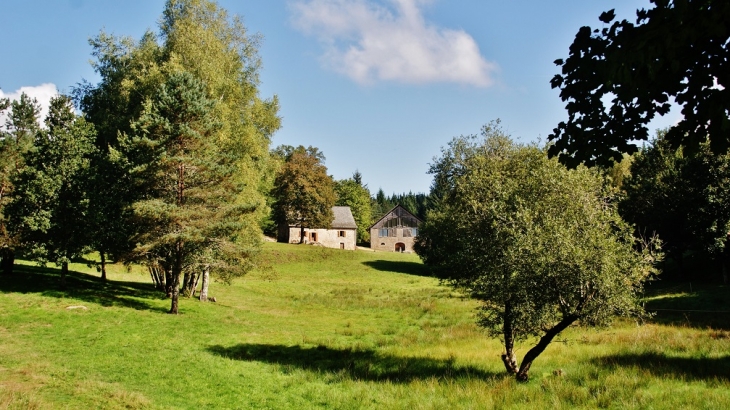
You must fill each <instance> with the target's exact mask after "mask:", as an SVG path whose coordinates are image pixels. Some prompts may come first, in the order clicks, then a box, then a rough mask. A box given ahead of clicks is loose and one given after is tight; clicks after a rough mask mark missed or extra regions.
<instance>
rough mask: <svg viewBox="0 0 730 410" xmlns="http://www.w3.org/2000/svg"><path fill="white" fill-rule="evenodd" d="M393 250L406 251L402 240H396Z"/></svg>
mask: <svg viewBox="0 0 730 410" xmlns="http://www.w3.org/2000/svg"><path fill="white" fill-rule="evenodd" d="M395 251H396V252H405V251H406V244H404V243H403V242H398V243H396V244H395Z"/></svg>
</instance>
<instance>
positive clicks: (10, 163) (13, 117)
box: [0, 93, 40, 274]
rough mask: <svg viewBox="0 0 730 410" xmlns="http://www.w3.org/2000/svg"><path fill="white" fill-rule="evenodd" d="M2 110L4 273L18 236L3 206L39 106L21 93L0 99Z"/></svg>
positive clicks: (0, 246) (0, 247) (0, 242)
mask: <svg viewBox="0 0 730 410" xmlns="http://www.w3.org/2000/svg"><path fill="white" fill-rule="evenodd" d="M2 111H7V117H6V120H5V124H3V125H4V126H3V127H2V128H0V137H1V138H0V258H2V262H0V265H1V267H2V271H3V273H5V274H10V273H12V271H13V263H14V262H15V247H16V246H17V245H18V237H17V235H15V233H14V232H13V231H11V230H9V229H8V226H7V218H8V213H7V210H6V206H7V204H8V202H9V201H10V200H11V199H12V197H13V195H14V185H13V179H14V178H15V177H17V175H18V173H19V172H20V171H21V170H22V169H23V166H24V164H25V160H24V157H23V156H24V154H25V153H26V152H27V151H28V150H29V149H30V147H31V146H32V145H33V139H34V138H35V135H36V133H37V132H38V130H39V129H40V128H39V125H38V120H39V116H40V105H39V104H38V102H37V101H36V100H35V99H33V98H30V97H29V96H28V95H27V94H25V93H22V94H21V95H20V99H19V100H15V101H12V102H11V101H10V100H8V99H4V100H2V101H0V112H2ZM0 126H2V125H0Z"/></svg>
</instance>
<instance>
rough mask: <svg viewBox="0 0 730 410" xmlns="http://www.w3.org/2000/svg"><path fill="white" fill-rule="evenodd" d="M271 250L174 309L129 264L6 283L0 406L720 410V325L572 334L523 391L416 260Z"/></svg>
mask: <svg viewBox="0 0 730 410" xmlns="http://www.w3.org/2000/svg"><path fill="white" fill-rule="evenodd" d="M265 257H266V258H267V260H268V261H269V262H270V264H271V266H273V268H272V269H267V270H265V271H262V272H253V273H251V274H250V275H249V276H247V277H245V278H243V279H241V280H238V281H236V282H235V283H234V284H233V285H231V286H225V285H221V284H216V283H214V284H213V285H212V286H211V295H212V296H215V297H216V298H217V299H218V302H217V303H200V302H198V301H196V300H194V299H184V300H182V301H181V305H180V311H181V312H182V314H181V315H178V316H170V315H167V314H166V313H165V312H166V311H167V310H168V309H169V300H167V299H165V298H164V296H163V295H161V294H160V293H158V292H156V291H154V290H153V289H152V285H151V281H150V279H149V276H148V275H147V274H146V273H145V272H144V270H142V269H139V268H137V269H136V270H135V271H132V272H127V271H126V270H124V269H123V268H121V267H112V268H111V269H110V272H109V277H110V281H109V282H108V283H102V282H101V281H100V280H99V279H98V278H97V276H98V274H97V273H96V271H95V270H93V269H90V268H88V267H86V266H85V265H84V264H78V265H74V266H72V267H71V269H72V270H74V271H76V272H74V273H72V274H71V275H70V277H69V279H68V285H69V286H68V289H67V290H66V291H60V290H58V286H57V283H58V276H57V274H58V271H57V270H56V269H50V268H38V267H35V266H33V265H28V264H25V265H22V266H16V270H17V272H16V274H15V275H13V276H12V277H5V276H1V275H0V409H5V408H13V409H14V408H22V409H25V408H53V409H56V408H70V409H76V408H110V409H116V408H119V409H135V408H202V407H210V408H272V409H279V408H291V409H308V408H344V409H349V408H374V409H384V408H388V409H390V408H396V409H397V408H408V409H445V408H467V409H471V408H475V409H481V408H599V407H602V408H622V409H623V408H657V409H659V408H674V409H677V408H713V409H715V408H717V409H719V408H730V327H727V326H726V324H727V323H728V321H723V320H721V319H722V317H721V316H720V315H717V314H715V315H710V317H709V318H703V317H699V316H697V317H693V316H686V315H679V316H677V314H674V315H662V314H659V315H658V316H657V318H656V320H654V321H652V322H651V323H645V324H643V325H640V326H639V325H637V324H635V323H631V322H628V321H626V322H620V323H618V324H617V325H616V326H614V327H613V328H611V329H605V330H600V331H599V330H585V329H580V328H570V329H569V330H568V331H566V332H565V333H564V334H563V335H561V336H560V337H559V338H560V340H561V342H558V343H553V344H552V345H551V346H550V347H549V348H548V349H547V350H546V352H545V353H543V355H541V356H540V357H539V358H538V359H537V360H536V362H535V363H534V365H533V367H532V371H531V375H532V378H531V380H530V382H528V383H525V384H519V383H516V382H515V381H514V380H513V379H512V378H510V377H506V376H505V375H504V369H503V367H502V365H501V361H500V359H499V354H500V353H501V348H500V344H499V342H498V341H494V340H490V339H488V338H487V337H486V336H485V334H484V333H483V332H482V331H481V330H480V329H478V328H477V327H476V326H475V325H474V308H475V307H476V303H475V302H473V301H471V300H469V299H466V298H463V297H462V296H461V295H459V294H458V293H455V292H454V291H452V290H451V289H450V288H448V287H444V286H441V285H439V283H438V281H437V280H435V279H433V278H430V277H428V276H427V275H426V271H425V270H424V269H423V266H422V265H421V264H420V262H419V260H418V258H417V257H416V256H415V255H403V254H390V253H373V252H364V251H357V252H346V251H337V250H329V249H324V248H318V247H312V246H298V245H285V244H267V245H266V247H265ZM728 293H729V292H728V289H727V288H718V287H716V286H715V287H709V286H707V287H704V288H697V287H695V288H693V289H692V291H690V290H689V289H686V290H685V289H675V288H673V287H672V286H664V287H661V286H659V287H656V288H652V289H651V292H650V295H649V297H648V299H647V307H648V308H649V309H660V308H664V309H670V308H676V309H690V308H697V307H702V308H703V309H704V310H706V308H707V307H708V306H707V305H708V303H709V306H710V307H713V308H716V310H723V309H725V308H726V307H727V306H728V304H729V303H728V302H729V301H730V298H729V297H728V296H729V295H728ZM708 298H710V300H712V302H707V300H708ZM78 306H83V307H85V308H86V309H84V308H78ZM718 306H720V307H723V306H725V307H723V308H722V309H719V308H717V307H718ZM69 307H77V308H74V309H69ZM703 309H694V310H703ZM690 310H692V309H690ZM674 313H677V312H674ZM718 318H719V319H718ZM528 348H529V346H528V345H524V346H522V348H521V351H520V354H524V353H525V351H526V350H527V349H528Z"/></svg>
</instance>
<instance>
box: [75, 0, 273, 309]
mask: <svg viewBox="0 0 730 410" xmlns="http://www.w3.org/2000/svg"><path fill="white" fill-rule="evenodd" d="M259 40H260V38H259V37H258V36H255V35H254V36H250V35H248V34H247V31H246V28H245V26H244V25H243V23H242V22H241V20H240V19H239V18H238V17H235V16H234V17H230V16H229V15H228V14H227V12H226V11H225V10H223V9H221V8H220V7H219V6H218V5H216V4H215V3H214V2H212V1H207V0H168V1H167V2H166V4H165V9H164V11H163V14H162V17H161V19H160V31H159V34H158V35H156V34H154V33H152V32H147V33H145V35H144V36H143V37H142V39H141V40H140V41H138V42H134V41H133V40H132V39H129V38H116V37H113V36H109V35H107V34H105V33H103V32H102V33H101V34H100V35H99V36H98V37H96V38H95V39H93V40H92V41H91V42H92V46H93V47H94V51H93V55H94V56H95V57H96V62H95V63H94V67H95V69H96V70H97V72H98V73H99V75H100V77H101V81H100V83H99V84H96V85H91V84H88V83H86V84H82V85H81V86H80V87H78V88H77V92H76V96H77V101H79V102H80V106H81V107H82V109H83V110H84V112H85V115H87V117H88V118H89V120H90V121H91V122H93V123H94V124H98V128H99V130H100V132H99V134H100V137H99V138H98V139H97V145H98V146H99V147H100V148H101V149H102V151H104V152H105V153H108V154H105V156H103V159H102V160H100V161H98V164H99V166H100V167H103V168H106V169H107V170H110V172H109V174H111V175H116V177H110V178H107V179H104V180H101V181H99V186H100V191H101V192H102V193H101V194H100V195H99V198H98V200H97V202H96V204H97V205H98V206H95V207H94V208H93V209H95V210H97V209H98V212H96V215H100V216H102V217H101V218H99V220H104V218H106V219H107V220H112V221H116V222H119V223H118V224H117V223H113V224H110V227H111V229H109V231H110V232H109V234H108V235H106V237H105V238H101V239H103V240H105V241H107V245H106V248H107V251H109V252H110V253H111V254H112V255H115V254H116V255H117V256H118V257H123V258H124V260H125V261H127V262H131V261H142V262H145V263H148V265H149V268H150V271H151V273H153V277H154V278H157V279H162V280H163V281H164V282H165V284H164V285H163V286H164V287H165V288H166V289H167V290H168V292H169V293H170V295H172V293H173V286H172V282H173V275H172V270H171V266H172V265H171V264H170V263H168V262H169V261H170V259H169V258H170V257H171V256H170V255H171V253H170V249H167V251H165V248H164V247H158V246H153V247H152V248H154V249H156V251H155V252H154V253H145V251H144V250H145V249H146V248H145V246H144V245H143V246H140V247H138V248H137V249H135V250H134V252H127V250H128V249H127V247H128V245H129V241H128V240H127V239H129V237H130V236H132V237H134V238H137V239H139V238H142V237H146V238H148V239H153V238H158V239H159V237H158V236H157V234H156V233H155V232H153V231H152V230H153V229H154V227H155V226H158V225H156V224H155V223H151V224H140V223H138V222H139V221H140V219H139V218H141V217H142V214H141V213H140V212H141V211H142V206H141V205H142V204H144V203H145V201H148V200H150V199H151V198H153V197H154V196H151V194H150V192H151V191H149V190H147V188H149V187H152V186H155V184H157V183H159V179H155V178H156V177H157V176H159V175H160V174H159V173H156V172H151V170H152V168H154V166H153V165H152V163H150V162H146V161H152V162H155V161H158V160H159V157H156V156H155V155H157V154H159V153H160V151H157V152H146V153H145V152H144V150H143V149H142V147H143V146H144V144H145V143H147V142H145V141H144V140H145V138H147V139H148V140H149V142H151V143H154V144H161V143H162V140H164V139H165V138H167V137H165V136H164V134H165V133H166V132H168V131H171V130H165V125H164V124H165V121H167V122H168V123H170V124H178V125H179V127H178V128H180V129H182V128H184V127H185V125H184V124H185V123H186V121H188V119H184V118H181V117H176V116H175V115H176V114H175V113H174V112H170V111H168V112H166V113H165V112H163V111H164V110H163V108H164V107H165V106H169V105H170V104H168V102H164V101H162V100H160V95H159V94H158V92H159V91H160V90H161V89H162V87H167V89H168V90H170V89H171V88H169V87H171V86H172V83H171V82H170V81H172V77H179V76H185V77H191V76H192V77H191V78H189V80H190V81H187V80H185V81H182V80H181V78H177V80H175V81H176V82H177V84H178V85H180V84H183V83H186V84H188V85H191V84H193V83H195V84H198V85H195V86H191V87H187V86H183V87H182V88H186V87H187V89H188V91H190V93H189V94H185V95H180V97H181V98H179V99H178V102H180V103H181V104H186V103H185V101H187V100H189V99H190V98H192V99H193V100H196V99H197V101H198V102H200V101H202V99H207V100H209V101H212V102H213V104H212V106H211V107H210V110H209V111H207V112H206V114H205V117H206V118H208V119H210V121H211V122H214V123H216V124H217V126H216V127H215V131H212V132H208V131H209V130H207V131H205V132H203V135H205V138H203V137H201V138H200V139H201V140H204V142H200V144H199V145H198V149H196V150H193V149H190V150H188V151H186V152H185V155H183V157H185V160H189V159H191V158H192V160H193V161H194V162H195V161H203V160H204V158H202V157H200V156H203V155H208V156H209V158H208V163H209V164H215V165H216V167H208V168H205V172H204V173H203V174H202V175H200V176H199V178H205V177H210V178H211V180H209V181H208V182H207V183H203V182H200V181H198V182H200V185H199V186H198V187H197V188H193V189H186V190H183V194H184V195H189V196H190V197H191V198H190V200H191V201H194V199H193V198H196V195H200V198H198V199H199V200H201V201H203V202H205V206H203V205H201V207H202V208H205V212H213V211H212V209H213V208H215V209H217V211H216V212H213V214H211V215H212V216H211V219H209V223H208V224H207V225H206V226H202V225H201V226H199V228H200V231H199V232H201V235H202V234H204V235H207V236H206V238H205V240H202V239H201V238H193V239H194V241H193V242H195V243H198V244H201V247H200V249H196V250H195V251H193V250H192V249H191V250H190V252H189V253H186V255H187V256H186V258H188V259H187V260H186V262H185V263H186V265H185V266H186V267H185V270H184V274H185V279H183V285H184V289H183V291H184V292H187V293H189V294H191V295H192V293H193V292H192V290H193V286H194V285H195V283H196V282H197V278H198V277H199V276H200V275H201V274H202V272H203V271H204V270H205V271H206V272H208V273H209V274H210V275H211V276H212V277H214V278H217V279H220V280H222V281H224V282H227V281H230V280H231V279H232V278H233V277H236V276H239V275H242V274H244V273H245V272H247V271H248V270H249V269H250V268H251V267H252V266H253V264H254V256H255V254H256V253H257V251H258V249H259V247H260V242H261V238H260V236H261V231H260V228H259V222H260V221H261V219H262V218H263V216H264V215H265V214H266V213H267V212H268V209H267V206H266V202H265V193H266V192H267V190H268V185H267V184H268V181H270V180H271V179H273V178H272V177H271V175H272V174H273V170H274V161H272V160H271V157H270V155H269V145H270V141H271V137H272V135H273V133H274V132H276V130H277V129H278V128H279V127H280V124H281V121H280V118H279V117H278V115H277V111H278V100H277V99H276V97H273V98H271V99H262V98H261V97H260V96H259V69H260V65H261V62H260V58H259V56H258V44H259ZM183 73H187V74H183ZM201 87H202V88H201ZM178 88H179V89H182V88H180V87H178ZM188 108H191V107H185V109H188ZM181 112H185V110H182V111H181ZM188 113H190V112H188ZM196 115H197V114H196ZM198 120H200V118H192V122H193V123H195V122H196V121H198ZM132 125H134V128H133V127H132ZM198 125H199V124H198ZM194 131H196V132H197V131H201V132H202V131H204V130H202V129H197V130H196V129H194ZM145 133H147V134H145ZM196 141H197V140H196ZM163 145H164V144H163ZM168 148H169V147H168ZM160 149H162V148H160ZM180 159H182V157H180ZM166 160H170V159H169V158H166ZM147 171H149V172H147ZM158 171H159V172H163V171H161V169H158ZM188 171H189V172H191V173H192V172H194V170H192V169H188ZM145 172H147V173H145ZM163 173H164V172H163ZM145 177H150V178H151V180H149V181H145V180H144V178H145ZM184 180H185V181H188V182H191V181H192V182H194V181H195V179H194V178H193V179H192V180H191V179H190V178H188V177H187V176H184ZM115 181H118V182H115ZM186 183H187V182H186ZM137 186H144V187H146V188H145V189H136V187H137ZM130 187H131V188H130ZM198 188H199V189H200V190H201V192H198V191H196V189H198ZM126 190H131V192H129V196H127V197H125V198H124V201H125V203H124V204H122V206H117V205H118V204H114V203H108V202H107V201H106V198H117V197H118V195H120V193H122V194H124V193H125V192H127V191H126ZM152 191H154V189H153V190H152ZM202 191H205V192H202ZM156 192H157V194H160V191H156ZM185 192H187V194H186V193H185ZM206 195H208V196H209V197H208V198H207V199H201V198H203V197H205V196H206ZM215 195H218V197H215ZM160 198H161V197H160ZM160 200H162V199H160ZM216 201H218V202H217V205H216V204H215V203H216ZM221 201H222V202H221ZM133 204H135V205H134V206H132V205H133ZM221 204H223V205H221ZM107 205H111V206H107ZM148 205H149V203H148ZM130 209H134V210H135V211H136V212H134V213H130V212H129V210H130ZM191 212H192V211H191ZM149 216H152V215H151V214H145V217H144V218H142V219H144V220H145V221H147V222H151V221H153V220H154V218H152V219H148V218H147V217H149ZM223 221H225V223H224V222H223ZM157 222H160V221H159V220H158V221H157ZM129 227H134V230H133V231H129V230H125V229H128V228H129ZM97 239H98V238H97ZM196 241H198V242H196ZM97 243H99V244H101V243H102V241H97ZM150 244H151V243H148V244H147V245H150ZM99 246H101V245H99ZM110 249H111V250H110ZM148 249H151V248H148ZM164 261H167V262H164ZM158 262H164V263H162V264H160V263H158ZM206 269H207V270H206ZM195 272H197V274H196V273H195ZM156 282H157V283H158V284H161V281H158V280H156ZM171 310H174V309H171Z"/></svg>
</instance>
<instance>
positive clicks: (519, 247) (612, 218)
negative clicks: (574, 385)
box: [416, 123, 652, 380]
mask: <svg viewBox="0 0 730 410" xmlns="http://www.w3.org/2000/svg"><path fill="white" fill-rule="evenodd" d="M482 134H483V139H481V140H480V139H478V138H477V137H475V136H471V137H460V138H455V139H454V140H452V141H451V143H450V144H449V147H448V148H447V149H445V150H444V152H443V154H442V157H441V158H439V159H437V160H436V162H435V163H434V164H432V166H431V172H432V173H434V174H435V177H434V179H435V181H436V184H435V185H434V186H435V187H437V188H438V190H439V191H440V192H439V196H440V200H439V202H438V205H437V207H436V208H435V209H433V210H431V211H430V212H429V213H428V218H427V220H426V222H425V223H424V224H423V225H422V226H421V230H420V232H419V236H418V238H417V243H416V252H417V253H418V254H419V255H420V256H421V258H422V259H423V261H424V263H425V264H426V265H428V266H429V267H431V268H432V269H433V271H434V272H435V273H436V274H437V275H438V276H439V277H441V278H443V279H445V280H446V281H447V282H448V283H449V284H451V285H452V286H454V287H455V288H457V289H461V290H462V291H465V292H467V293H468V294H470V295H471V296H472V297H474V298H476V299H478V300H480V301H481V302H482V305H481V308H480V310H479V324H480V325H481V326H483V327H484V328H485V329H487V331H489V333H490V334H491V335H492V336H501V337H502V339H503V342H504V346H505V350H506V353H505V356H504V357H503V360H504V361H505V366H506V368H507V370H508V371H509V372H512V373H516V374H517V377H518V379H521V380H526V379H527V377H528V371H529V368H530V365H531V363H532V361H533V360H534V359H535V357H537V355H539V354H540V353H541V352H542V351H543V350H544V349H545V347H546V346H547V344H549V343H550V341H551V340H552V339H553V338H554V337H555V336H556V335H557V334H558V333H559V332H560V331H562V330H563V329H565V328H566V327H567V326H569V325H571V324H572V323H575V322H579V323H580V324H581V325H595V326H601V325H607V324H608V323H610V320H611V318H612V317H614V316H615V315H631V314H635V313H638V312H640V311H641V309H640V306H639V305H638V301H637V296H638V295H639V294H640V292H641V289H642V286H641V284H642V282H643V281H644V280H645V279H646V278H647V275H649V273H650V272H651V271H652V269H651V264H650V263H649V260H648V259H646V258H644V257H643V256H642V254H640V253H637V252H636V251H635V250H634V239H633V237H632V231H631V229H630V228H629V226H628V225H627V224H626V223H624V222H623V221H622V220H621V218H620V217H619V215H618V213H617V211H616V206H615V201H613V200H612V193H611V191H610V190H609V189H608V188H607V187H606V185H605V184H604V181H603V179H602V178H601V176H600V175H599V174H598V173H597V171H595V170H591V169H587V168H585V167H580V168H578V169H576V170H568V169H566V168H565V167H564V166H563V165H561V164H559V163H558V162H557V161H556V160H553V159H548V157H547V155H546V153H545V152H544V150H541V149H539V148H537V147H535V146H521V145H517V144H515V143H513V142H512V141H511V140H510V138H509V137H508V136H506V135H505V134H504V133H503V131H502V130H501V128H500V127H499V125H498V124H497V123H491V124H489V125H486V126H485V127H484V128H483V130H482ZM532 336H538V337H541V339H540V341H539V342H538V344H537V345H535V346H534V347H533V348H532V349H531V350H530V351H529V352H528V354H527V355H526V356H525V359H524V360H523V362H522V365H521V367H520V368H519V369H518V368H517V364H516V359H515V358H514V352H513V349H514V343H515V341H519V340H524V339H526V338H528V337H532Z"/></svg>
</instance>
